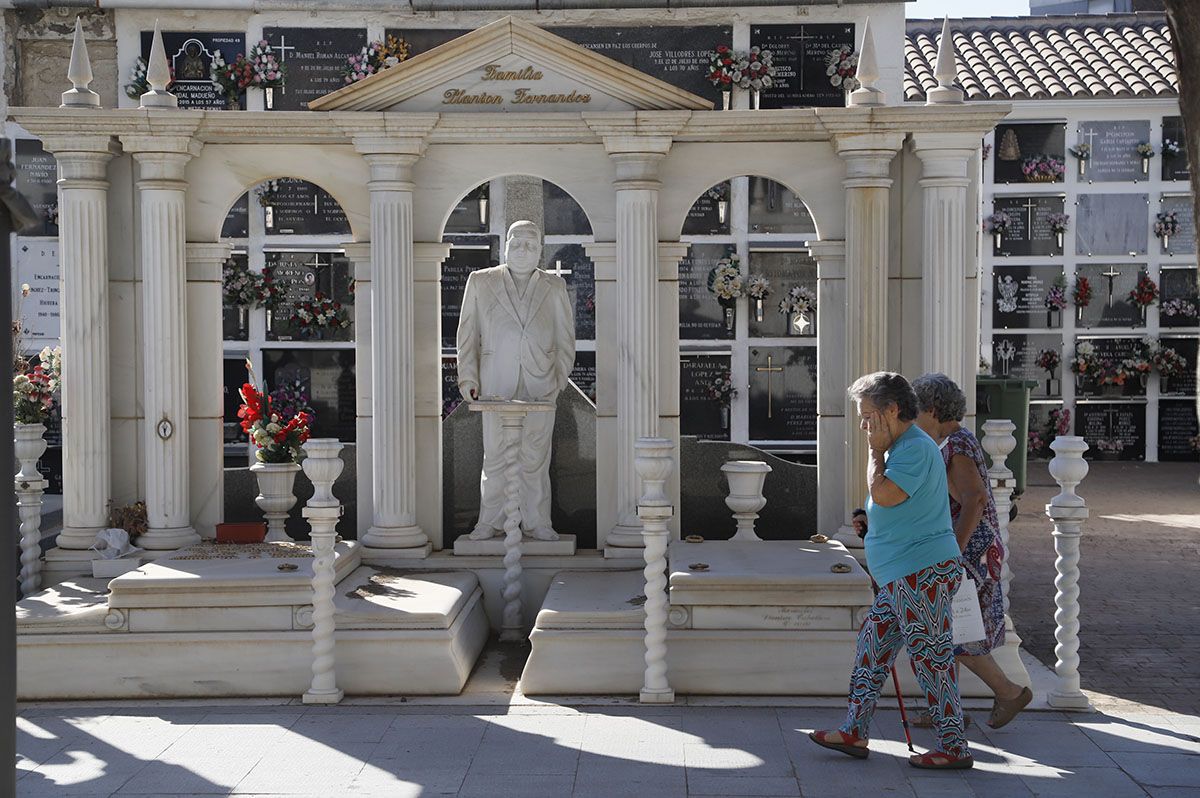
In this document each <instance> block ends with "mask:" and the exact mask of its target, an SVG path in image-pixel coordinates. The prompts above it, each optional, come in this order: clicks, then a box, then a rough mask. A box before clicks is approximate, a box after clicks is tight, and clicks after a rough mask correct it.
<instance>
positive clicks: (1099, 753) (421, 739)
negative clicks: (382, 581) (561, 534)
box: [18, 703, 1200, 798]
mask: <svg viewBox="0 0 1200 798" xmlns="http://www.w3.org/2000/svg"><path fill="white" fill-rule="evenodd" d="M511 709H512V711H508V710H507V709H504V708H498V707H495V706H485V707H474V708H472V707H467V706H462V705H455V706H445V707H438V706H433V705H424V706H421V707H410V706H400V705H398V706H370V707H364V706H338V707H303V706H298V705H275V706H270V705H260V706H254V707H248V708H237V707H229V706H221V707H206V706H204V705H202V704H200V703H193V704H190V705H188V706H180V705H179V704H178V703H174V704H173V705H172V706H165V707H144V706H136V705H127V704H122V705H114V706H109V707H97V706H92V707H89V708H83V707H78V706H74V705H68V704H64V705H59V706H58V707H52V706H48V705H43V706H39V707H36V708H30V709H28V710H26V711H25V712H24V713H23V714H22V715H21V716H20V717H19V720H18V731H19V736H20V740H19V750H20V757H21V759H20V764H21V773H22V775H21V778H20V781H19V782H18V795H19V796H65V795H82V796H88V797H89V798H108V796H126V795H139V796H151V795H161V796H166V795H170V796H187V795H208V796H212V795H254V796H268V795H277V796H283V795H288V796H292V798H296V797H297V796H322V797H323V798H328V796H335V795H336V796H355V797H356V798H376V797H377V796H389V798H408V797H409V796H411V797H412V798H417V796H421V798H427V797H428V796H434V795H445V796H486V797H487V798H502V797H503V796H520V798H536V797H537V796H547V797H548V798H571V797H572V796H577V797H578V798H591V797H593V796H594V797H596V798H600V797H601V796H603V798H622V797H623V796H629V798H644V797H645V796H655V798H673V797H675V796H678V798H687V797H688V796H705V798H719V797H720V796H729V797H731V798H732V796H760V797H761V796H767V798H771V796H776V797H778V798H782V797H783V796H787V797H788V798H821V797H822V796H829V797H830V798H832V796H842V797H844V796H853V798H867V797H868V796H870V797H871V798H874V796H889V797H891V798H940V796H954V798H957V797H958V796H966V797H967V798H971V797H974V798H993V796H994V797H995V798H1000V797H1001V796H1003V797H1004V798H1011V797H1012V796H1018V797H1020V796H1051V797H1057V796H1072V797H1074V796H1085V798H1092V797H1093V796H1095V797H1096V798H1099V797H1100V796H1103V798H1109V797H1110V796H1113V797H1114V798H1121V796H1141V797H1144V796H1162V798H1200V740H1198V739H1197V737H1196V732H1197V731H1200V717H1196V716H1190V715H1181V714H1168V713H1163V712H1157V711H1155V710H1154V708H1153V707H1144V706H1137V705H1125V707H1124V708H1123V709H1119V710H1113V711H1112V712H1111V713H1105V712H1092V713H1080V714H1070V715H1068V714H1064V713H1060V712H1031V713H1026V714H1024V715H1022V716H1021V717H1020V718H1018V720H1017V721H1015V722H1014V723H1013V724H1012V725H1011V726H1010V727H1008V728H1006V729H1003V730H999V731H997V730H992V729H987V728H979V727H974V728H972V729H971V730H970V732H969V735H968V736H969V738H970V741H971V745H972V747H973V750H974V752H975V756H976V768H975V769H974V770H972V771H970V772H965V773H929V772H924V771H918V770H915V769H913V768H911V767H909V766H908V764H907V761H906V757H907V755H908V751H907V748H906V746H905V744H904V741H903V736H902V732H901V727H900V723H899V713H898V712H897V711H896V710H895V708H894V706H887V705H883V708H882V709H881V710H880V711H879V712H878V713H877V715H876V718H875V721H874V724H873V727H872V729H873V735H874V736H873V738H872V742H871V751H872V753H871V756H870V758H869V759H867V760H865V761H857V760H852V759H850V758H848V757H843V756H841V755H838V754H836V753H834V752H830V751H826V750H824V749H821V748H818V747H816V746H814V745H813V744H812V743H811V742H810V741H809V740H808V739H807V737H806V734H807V732H808V731H810V730H812V729H815V728H825V727H829V726H834V725H836V724H837V723H838V722H840V720H841V717H842V712H841V711H840V710H839V709H837V708H834V707H830V706H827V705H826V706H818V707H812V708H809V707H802V706H796V705H794V704H790V705H789V706H786V707H778V708H772V707H767V706H761V705H756V706H753V707H737V706H733V705H730V706H726V707H713V706H700V707H690V706H687V705H682V704H681V705H676V706H670V707H649V708H642V707H640V706H637V705H628V706H611V705H610V706H596V707H591V706H586V705H580V706H554V705H542V706H532V705H527V706H521V707H516V706H514V707H512V708H511ZM518 709H519V710H520V711H517V710H518ZM914 741H915V743H916V744H917V746H918V750H925V747H926V746H928V745H929V744H930V743H931V742H932V735H931V733H930V732H929V731H928V730H915V731H914Z"/></svg>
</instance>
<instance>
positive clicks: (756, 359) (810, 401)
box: [749, 346, 817, 441]
mask: <svg viewBox="0 0 1200 798" xmlns="http://www.w3.org/2000/svg"><path fill="white" fill-rule="evenodd" d="M749 377H750V440H752V441H815V440H816V439H817V348H816V347H815V346H811V347H799V346H753V347H750V374H749Z"/></svg>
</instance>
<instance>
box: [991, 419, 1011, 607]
mask: <svg viewBox="0 0 1200 798" xmlns="http://www.w3.org/2000/svg"><path fill="white" fill-rule="evenodd" d="M1016 429H1017V425H1016V424H1014V423H1013V422H1011V421H1009V420H1008V419H1006V418H994V419H991V420H990V421H985V422H984V423H983V441H982V443H983V450H984V451H985V452H987V453H988V456H989V457H991V459H992V466H991V468H989V469H988V480H989V481H990V482H991V485H992V497H993V498H994V499H995V500H996V518H997V520H998V521H999V522H1000V542H1001V544H1003V546H1004V560H1003V561H1002V562H1001V566H1000V592H1001V593H1002V594H1003V595H1004V618H1005V623H1007V624H1008V625H1009V628H1011V627H1012V621H1011V620H1009V616H1008V603H1009V599H1008V591H1009V584H1010V583H1011V582H1012V568H1011V567H1010V566H1009V562H1010V561H1011V560H1012V551H1011V550H1010V549H1009V546H1008V517H1009V514H1010V513H1011V511H1012V495H1013V490H1015V489H1016V486H1017V483H1016V480H1015V479H1013V472H1012V469H1011V468H1009V467H1008V463H1007V462H1006V461H1007V459H1008V456H1009V454H1011V453H1012V451H1013V450H1014V449H1016V448H1017V439H1016V438H1015V437H1013V432H1015V431H1016Z"/></svg>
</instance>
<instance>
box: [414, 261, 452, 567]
mask: <svg viewBox="0 0 1200 798" xmlns="http://www.w3.org/2000/svg"><path fill="white" fill-rule="evenodd" d="M449 255H450V245H449V244H443V243H441V242H436V243H430V242H423V241H418V242H416V243H414V244H413V335H412V339H413V377H414V381H415V386H416V409H415V415H416V444H415V446H416V450H417V451H418V452H420V453H421V456H420V457H419V458H418V459H417V475H416V480H417V486H416V489H417V524H419V525H420V527H421V529H423V530H424V531H425V535H426V537H428V538H429V542H430V544H431V545H432V546H433V548H434V549H441V548H442V546H443V537H442V534H443V533H442V507H443V501H442V283H441V276H442V261H444V260H445V259H446V258H447V257H448V256H449Z"/></svg>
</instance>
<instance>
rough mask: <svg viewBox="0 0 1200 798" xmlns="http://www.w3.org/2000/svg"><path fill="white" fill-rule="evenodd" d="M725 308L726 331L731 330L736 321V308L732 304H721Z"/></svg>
mask: <svg viewBox="0 0 1200 798" xmlns="http://www.w3.org/2000/svg"><path fill="white" fill-rule="evenodd" d="M723 307H724V308H725V329H726V331H728V332H733V328H734V326H735V325H736V323H737V308H736V307H735V306H734V305H733V304H732V303H730V304H728V305H723Z"/></svg>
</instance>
